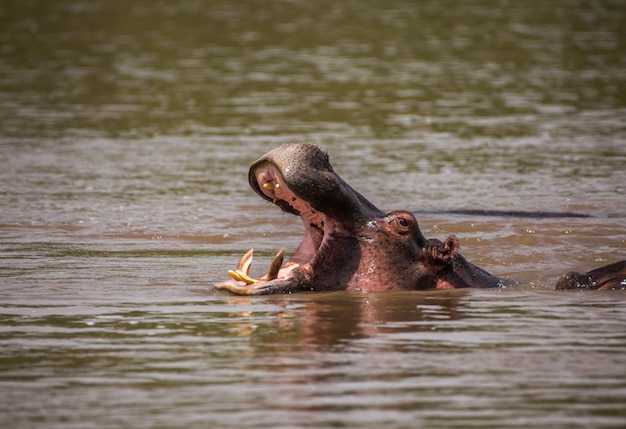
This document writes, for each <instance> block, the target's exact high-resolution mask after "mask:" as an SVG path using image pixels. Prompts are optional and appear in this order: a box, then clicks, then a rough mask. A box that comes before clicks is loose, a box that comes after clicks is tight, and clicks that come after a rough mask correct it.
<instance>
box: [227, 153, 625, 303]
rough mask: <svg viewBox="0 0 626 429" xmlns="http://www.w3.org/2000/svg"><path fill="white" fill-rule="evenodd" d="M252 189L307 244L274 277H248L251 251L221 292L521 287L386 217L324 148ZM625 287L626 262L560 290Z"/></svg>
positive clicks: (259, 168) (267, 164)
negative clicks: (298, 225)
mask: <svg viewBox="0 0 626 429" xmlns="http://www.w3.org/2000/svg"><path fill="white" fill-rule="evenodd" d="M248 180H249V182H250V186H251V187H252V189H254V190H255V192H256V193H257V194H259V195H260V196H261V197H262V198H264V199H266V200H268V201H270V202H272V203H273V204H275V205H277V206H278V207H280V209H281V210H282V211H284V212H287V213H292V214H294V215H297V216H300V218H301V219H302V221H303V223H304V238H303V240H302V243H301V244H300V246H299V247H298V248H297V250H296V251H295V252H294V254H293V255H292V256H291V258H290V259H289V260H288V261H287V262H286V263H284V264H283V255H284V252H283V251H282V250H281V251H280V252H278V254H277V255H276V257H275V258H274V260H273V261H272V263H271V265H270V269H269V271H268V273H267V274H266V275H265V276H264V277H262V278H260V279H253V278H251V277H249V275H248V273H249V269H250V265H251V263H252V253H253V250H252V249H251V250H250V251H249V252H248V253H246V255H244V257H243V258H242V259H241V261H240V263H239V265H238V267H237V269H236V270H232V271H229V274H230V275H231V277H232V280H230V281H226V282H224V283H221V284H218V285H216V288H218V289H225V290H228V291H230V292H232V293H235V294H238V295H266V294H277V293H292V292H300V291H330V290H360V291H386V290H425V289H435V288H437V289H451V288H467V287H472V288H493V287H504V286H509V285H514V284H516V283H515V282H514V281H512V280H508V279H503V278H499V277H496V276H494V275H492V274H490V273H488V272H487V271H485V270H483V269H481V268H479V267H477V266H475V265H473V264H472V263H470V262H468V261H467V260H466V259H465V258H464V257H463V256H461V254H460V253H459V244H458V241H457V239H456V238H455V237H454V236H450V237H448V238H447V239H446V240H445V241H444V242H441V241H439V240H436V239H427V238H425V237H424V235H423V234H422V232H421V231H420V229H419V225H418V223H417V220H416V218H415V216H414V215H413V214H412V213H410V212H408V211H403V210H397V211H393V212H390V213H384V212H383V211H381V210H380V209H378V208H377V207H376V206H375V205H374V204H372V203H371V202H370V201H368V200H367V198H365V197H364V196H363V195H361V194H360V193H359V192H357V191H356V190H355V189H353V188H352V187H351V186H350V185H349V184H348V183H347V182H345V181H344V180H343V179H342V178H341V177H340V176H339V175H338V174H337V173H335V171H334V170H333V167H332V166H331V165H330V162H329V157H328V154H327V152H326V151H325V150H324V149H323V148H321V147H320V146H317V145H314V144H309V143H297V144H288V145H283V146H280V147H278V148H276V149H274V150H272V151H270V152H269V153H267V154H266V155H264V156H262V157H261V158H259V159H258V160H257V161H255V162H254V163H253V164H252V166H251V167H250V171H249V175H248ZM624 287H626V261H622V262H618V263H616V264H612V265H608V266H606V267H601V268H598V269H596V270H593V271H590V272H588V273H582V274H581V273H568V274H566V275H564V276H562V277H561V279H560V280H559V282H558V284H557V289H572V288H586V289H615V288H624Z"/></svg>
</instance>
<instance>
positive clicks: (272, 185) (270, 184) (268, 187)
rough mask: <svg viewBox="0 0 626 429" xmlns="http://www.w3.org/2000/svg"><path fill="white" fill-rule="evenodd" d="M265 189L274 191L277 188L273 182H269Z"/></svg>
mask: <svg viewBox="0 0 626 429" xmlns="http://www.w3.org/2000/svg"><path fill="white" fill-rule="evenodd" d="M263 187H264V188H265V189H269V190H270V191H271V190H273V189H274V188H275V187H276V186H275V185H274V184H273V183H272V182H267V183H265V184H264V185H263Z"/></svg>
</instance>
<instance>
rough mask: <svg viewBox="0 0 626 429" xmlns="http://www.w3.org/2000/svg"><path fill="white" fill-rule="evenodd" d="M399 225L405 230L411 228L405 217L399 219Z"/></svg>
mask: <svg viewBox="0 0 626 429" xmlns="http://www.w3.org/2000/svg"><path fill="white" fill-rule="evenodd" d="M398 223H399V224H400V226H403V227H404V228H407V227H408V226H409V222H408V221H407V220H406V219H405V218H403V217H401V218H400V219H398Z"/></svg>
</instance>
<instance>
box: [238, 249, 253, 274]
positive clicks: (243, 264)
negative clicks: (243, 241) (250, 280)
mask: <svg viewBox="0 0 626 429" xmlns="http://www.w3.org/2000/svg"><path fill="white" fill-rule="evenodd" d="M252 255H254V247H253V248H252V249H250V250H248V251H247V252H246V253H245V255H243V256H242V257H241V260H240V261H239V264H237V271H239V272H242V273H245V274H246V275H248V273H250V266H251V265H252Z"/></svg>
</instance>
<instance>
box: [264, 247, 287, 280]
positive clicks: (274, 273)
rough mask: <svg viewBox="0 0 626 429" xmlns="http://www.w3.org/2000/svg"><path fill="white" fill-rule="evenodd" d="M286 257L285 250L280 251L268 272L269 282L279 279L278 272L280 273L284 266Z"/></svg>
mask: <svg viewBox="0 0 626 429" xmlns="http://www.w3.org/2000/svg"><path fill="white" fill-rule="evenodd" d="M284 256H285V249H280V250H279V251H278V253H277V254H276V256H274V259H272V263H271V264H270V268H269V270H268V271H267V280H268V281H270V280H274V279H275V278H276V277H278V271H280V267H281V266H282V265H283V257H284Z"/></svg>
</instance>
